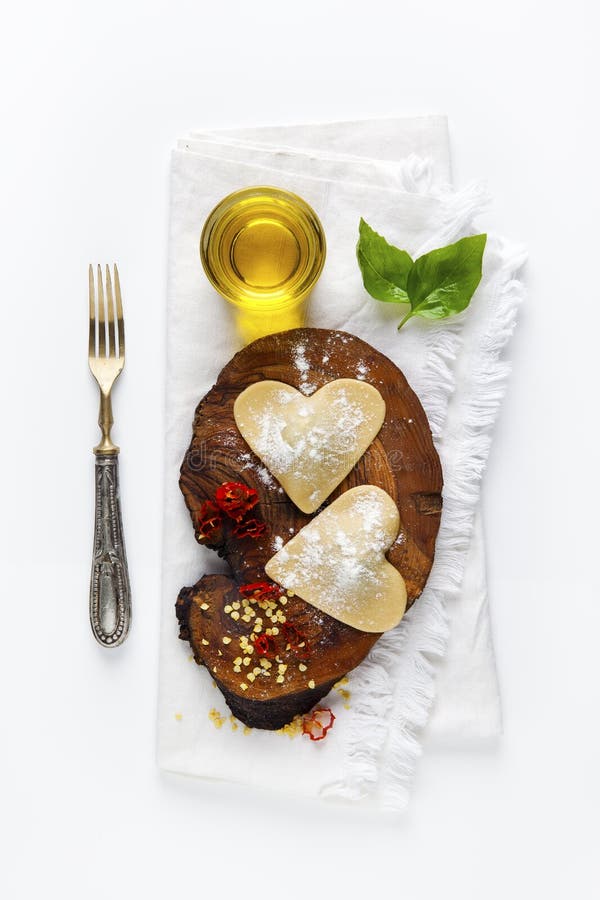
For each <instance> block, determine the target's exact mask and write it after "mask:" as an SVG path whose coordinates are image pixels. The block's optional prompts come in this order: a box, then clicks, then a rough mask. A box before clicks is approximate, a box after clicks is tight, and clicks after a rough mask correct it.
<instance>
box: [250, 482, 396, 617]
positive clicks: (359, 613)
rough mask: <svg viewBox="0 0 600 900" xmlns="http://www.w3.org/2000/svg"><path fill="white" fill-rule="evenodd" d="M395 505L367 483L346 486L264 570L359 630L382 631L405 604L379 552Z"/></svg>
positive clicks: (387, 542)
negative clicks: (347, 487) (348, 487)
mask: <svg viewBox="0 0 600 900" xmlns="http://www.w3.org/2000/svg"><path fill="white" fill-rule="evenodd" d="M399 526H400V516H399V514H398V508H397V506H396V504H395V503H394V501H393V500H392V498H391V497H390V495H389V494H387V493H386V492H385V491H383V490H382V489H381V488H378V487H374V486H373V485H360V486H359V487H355V488H351V489H350V490H349V491H346V493H344V494H342V495H341V497H338V498H337V500H334V502H333V503H332V504H331V505H330V506H328V507H327V508H326V509H324V510H323V512H321V513H319V515H318V516H315V518H314V519H312V521H311V522H309V523H308V525H305V526H304V528H301V529H300V531H299V532H298V534H296V535H295V536H294V537H293V538H291V539H290V540H289V541H288V542H287V544H286V545H285V546H284V547H283V548H282V549H281V550H280V551H279V552H278V553H276V554H275V556H273V557H271V559H270V560H269V562H268V563H267V565H266V566H265V572H266V573H267V575H268V576H269V578H271V579H272V580H273V581H276V582H277V583H278V584H280V585H281V586H282V587H284V588H285V589H286V590H289V591H293V592H294V594H297V596H298V597H301V598H302V599H303V600H305V601H306V602H307V603H310V604H311V605H312V606H314V607H316V608H317V609H320V610H321V611H322V612H325V613H327V615H329V616H332V617H333V618H334V619H338V621H340V622H344V623H345V624H346V625H351V626H352V627H353V628H357V629H359V630H360V631H369V632H380V631H387V630H388V629H390V628H393V627H394V626H395V625H397V624H398V622H399V621H400V619H401V618H402V616H403V615H404V610H405V609H406V585H405V583H404V579H403V578H402V575H401V574H400V573H399V572H398V570H397V569H396V568H395V567H394V566H393V565H392V564H391V563H389V562H388V561H387V559H386V558H385V553H386V551H387V550H389V548H390V547H391V545H392V544H393V543H394V541H395V540H396V537H397V535H398V529H399Z"/></svg>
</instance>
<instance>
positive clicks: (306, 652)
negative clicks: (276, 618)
mask: <svg viewBox="0 0 600 900" xmlns="http://www.w3.org/2000/svg"><path fill="white" fill-rule="evenodd" d="M281 631H282V634H283V638H284V640H285V642H286V644H289V647H290V650H293V651H294V653H297V654H298V655H300V656H303V657H307V656H310V654H311V648H310V643H309V641H308V639H307V637H306V635H305V634H304V632H303V631H300V629H299V628H296V626H295V625H292V624H291V622H284V624H283V626H282V629H281Z"/></svg>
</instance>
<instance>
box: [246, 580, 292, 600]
mask: <svg viewBox="0 0 600 900" xmlns="http://www.w3.org/2000/svg"><path fill="white" fill-rule="evenodd" d="M282 593H283V590H282V588H280V587H279V585H278V584H270V583H269V582H268V581H253V582H252V583H251V584H243V585H242V586H241V588H240V594H241V595H242V597H247V598H252V599H253V600H259V601H263V600H277V598H278V597H281V594H282Z"/></svg>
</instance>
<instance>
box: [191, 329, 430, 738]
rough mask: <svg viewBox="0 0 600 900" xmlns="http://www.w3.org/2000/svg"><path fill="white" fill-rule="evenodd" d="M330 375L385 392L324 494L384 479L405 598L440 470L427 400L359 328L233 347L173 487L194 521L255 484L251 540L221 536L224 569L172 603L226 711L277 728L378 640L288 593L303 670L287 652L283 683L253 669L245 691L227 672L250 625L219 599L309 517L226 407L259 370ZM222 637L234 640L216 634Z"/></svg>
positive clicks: (310, 383) (415, 586)
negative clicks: (371, 434)
mask: <svg viewBox="0 0 600 900" xmlns="http://www.w3.org/2000/svg"><path fill="white" fill-rule="evenodd" d="M337 378H361V379H364V380H365V381H366V382H368V383H370V384H372V385H373V386H374V387H376V388H377V389H378V390H379V391H380V393H381V395H382V396H383V399H384V400H385V403H386V417H385V421H384V424H383V426H382V428H381V431H380V432H379V434H378V435H377V437H376V438H375V440H374V441H373V443H372V444H371V445H370V447H369V448H368V450H367V451H366V453H365V454H364V456H363V457H362V458H361V459H360V460H359V462H358V463H357V464H356V466H355V467H354V468H353V470H352V471H351V472H350V474H349V475H348V476H347V477H346V478H345V479H344V481H343V482H342V483H341V484H340V485H339V487H338V488H337V489H336V490H335V491H334V492H333V493H332V494H331V496H330V497H329V499H328V501H327V503H329V502H331V501H332V500H334V499H335V498H336V497H338V496H339V495H340V494H341V493H343V492H344V491H347V490H348V489H349V488H351V487H355V486H356V485H359V484H372V485H376V486H378V487H381V488H383V489H384V490H385V491H387V493H388V494H389V495H390V496H391V497H392V498H393V499H394V500H395V502H396V504H397V506H398V510H399V512H400V520H401V532H400V536H399V538H398V540H397V541H396V542H395V543H394V545H393V546H392V548H391V549H390V551H389V553H388V554H387V557H388V559H389V561H390V562H391V563H392V564H393V565H394V566H396V567H397V569H398V570H399V572H400V573H401V574H402V576H403V578H404V580H405V581H406V586H407V592H408V606H411V605H412V604H413V603H414V601H415V600H416V599H417V598H418V597H419V596H420V594H421V593H422V591H423V588H424V586H425V583H426V581H427V577H428V575H429V572H430V569H431V565H432V563H433V557H434V549H435V539H436V535H437V532H438V528H439V524H440V516H441V509H442V499H441V491H442V471H441V466H440V461H439V457H438V454H437V452H436V450H435V447H434V445H433V441H432V437H431V431H430V428H429V424H428V421H427V417H426V415H425V412H424V410H423V407H422V406H421V404H420V402H419V399H418V398H417V396H416V395H415V393H414V392H413V391H412V390H411V388H410V386H409V385H408V382H407V381H406V379H405V377H404V375H403V374H402V372H401V371H400V370H399V369H398V368H397V366H395V365H394V363H392V362H391V361H390V360H389V359H388V358H387V357H386V356H384V355H383V354H381V353H379V352H378V351H377V350H375V349H374V348H373V347H371V346H370V345H369V344H366V343H365V342H364V341H361V340H360V339H359V338H357V337H355V336H354V335H351V334H347V333H345V332H340V331H330V330H326V329H318V328H299V329H294V330H292V331H286V332H281V333H279V334H275V335H268V336H267V337H264V338H260V339H259V340H257V341H255V342H254V343H252V344H250V345H249V346H247V347H245V348H244V349H243V350H241V351H240V352H239V353H237V354H236V355H235V356H234V357H233V359H232V360H231V361H230V362H229V363H228V364H227V365H226V366H225V368H224V369H223V370H222V372H221V374H220V375H219V378H218V380H217V383H216V384H215V385H214V387H213V388H212V389H211V390H210V391H209V392H208V394H207V395H206V396H205V397H204V398H203V399H202V400H201V401H200V403H199V405H198V407H197V409H196V413H195V416H194V424H193V435H192V440H191V443H190V446H189V448H188V450H187V452H186V454H185V458H184V460H183V464H182V467H181V478H180V486H181V490H182V492H183V496H184V498H185V502H186V504H187V507H188V509H189V511H190V514H191V517H192V521H194V520H195V516H196V514H197V513H198V511H199V510H200V507H201V506H202V503H203V502H204V501H205V500H207V499H209V498H211V497H212V496H213V495H214V492H215V490H216V488H217V487H218V486H219V485H221V484H222V483H223V482H226V481H242V482H244V483H245V484H247V485H248V486H249V487H252V488H254V489H255V490H256V491H257V492H258V495H259V504H258V505H257V507H256V509H255V512H256V514H257V516H258V517H260V518H261V519H262V520H264V521H265V522H266V523H267V525H268V528H267V531H266V532H265V534H264V535H262V536H261V537H260V538H258V539H257V540H253V539H251V538H244V539H241V540H240V539H232V538H231V537H230V536H229V537H225V539H224V540H223V541H222V543H221V544H219V545H217V546H215V547H214V549H215V550H216V551H217V552H218V554H219V556H221V557H223V558H224V559H225V560H226V561H227V563H228V564H229V567H230V570H231V576H229V575H204V576H203V577H202V578H201V579H200V580H199V581H198V582H197V583H196V584H195V585H194V586H193V587H187V588H183V589H182V590H181V592H180V594H179V598H178V600H177V604H176V610H177V616H178V619H179V622H180V637H181V638H182V639H184V640H188V641H189V642H190V645H191V647H192V650H193V652H194V657H195V659H196V662H197V663H198V664H199V665H205V666H206V667H207V668H208V669H209V671H210V672H211V673H212V675H213V678H214V680H215V682H216V683H217V686H218V687H219V688H220V690H221V691H222V693H223V694H224V696H225V699H226V701H227V703H228V705H229V707H230V708H231V710H232V712H233V713H234V714H235V715H236V716H237V717H238V718H239V719H240V720H241V721H242V722H244V723H246V724H248V725H250V726H252V727H259V728H271V729H273V728H280V727H281V726H282V725H284V724H286V723H287V722H289V721H290V720H291V719H292V718H293V717H294V715H296V714H298V713H304V712H307V711H308V710H309V709H311V708H312V706H314V705H315V703H316V702H317V701H318V700H319V699H320V698H321V697H323V696H324V695H325V694H326V693H328V692H329V690H330V689H331V687H332V686H333V685H334V684H335V682H336V681H338V680H339V679H340V678H341V677H342V676H343V675H344V674H346V673H347V672H349V671H350V670H351V669H353V668H354V667H355V666H357V665H358V664H359V663H360V662H361V660H362V659H364V657H365V656H366V655H367V653H368V652H369V650H370V648H371V647H372V646H373V644H374V643H375V641H376V640H377V639H378V637H379V635H377V634H367V633H365V632H361V631H357V630H356V629H354V628H351V627H350V626H348V625H344V624H342V623H341V622H338V621H337V620H336V619H332V618H330V617H329V616H327V615H325V614H324V613H321V612H318V611H317V610H315V609H314V608H313V607H311V606H310V605H309V604H307V603H305V602H304V601H303V600H301V599H300V598H299V597H293V598H289V600H288V602H287V605H286V607H285V614H286V617H287V621H288V622H290V623H292V624H294V625H296V626H297V627H298V628H299V629H300V630H302V631H303V633H304V634H306V636H307V638H308V640H309V641H310V646H311V654H310V659H309V660H305V664H306V671H300V669H299V668H298V665H297V662H298V661H297V659H296V658H294V657H293V654H291V655H290V656H289V659H288V658H287V657H286V658H283V657H282V658H283V662H284V663H286V664H288V665H287V670H286V673H285V678H284V682H283V683H276V680H275V678H263V677H259V678H257V679H256V680H255V681H254V682H253V683H252V684H247V686H246V688H245V689H244V690H242V689H241V688H240V684H241V683H242V682H243V674H244V673H242V675H240V674H239V673H235V672H234V671H233V668H234V660H235V659H236V657H238V656H239V654H240V647H239V639H240V637H241V636H242V635H244V634H248V625H244V623H241V622H239V621H238V622H234V621H233V620H232V619H231V617H230V616H229V615H228V614H226V613H225V612H224V607H225V606H226V605H227V604H231V603H232V602H233V600H235V599H238V600H239V593H238V588H239V586H240V585H242V584H247V583H249V582H254V581H264V580H265V573H264V567H265V564H266V563H267V562H268V560H269V559H270V558H271V557H272V556H273V555H274V553H275V552H276V549H277V547H278V546H279V544H280V543H281V541H283V543H285V542H286V541H287V540H289V539H290V538H291V537H292V536H293V535H294V534H296V533H297V532H298V531H299V530H300V529H301V528H302V527H303V526H304V525H306V524H307V522H308V521H310V519H311V518H312V517H313V516H310V515H306V514H304V513H302V512H300V510H299V509H298V508H297V507H295V506H294V504H293V503H292V502H291V501H290V500H289V499H288V498H287V496H286V495H285V493H283V491H282V489H281V488H280V487H279V485H278V484H277V482H276V481H275V480H274V479H273V478H272V476H271V475H270V473H268V472H267V471H266V470H265V468H264V466H263V465H262V464H261V462H260V460H259V459H258V458H257V457H256V456H255V455H254V454H253V453H252V451H251V450H250V448H249V447H248V445H247V444H246V442H245V441H244V439H243V438H242V436H241V434H240V433H239V431H238V429H237V427H236V424H235V421H234V417H233V404H234V402H235V399H236V397H237V396H238V394H240V393H241V391H243V390H244V389H245V388H246V387H248V386H249V385H251V384H254V383H255V382H257V381H260V380H262V379H273V380H275V381H282V382H285V383H286V384H290V385H292V386H293V387H295V388H297V389H298V390H302V391H303V392H304V393H312V392H314V390H317V389H318V388H320V387H322V386H323V385H324V384H326V383H327V382H329V381H333V380H334V379H337ZM325 505H326V504H325ZM317 514H318V511H317V513H315V514H314V515H317ZM192 527H193V526H192ZM202 606H204V607H205V608H204V609H202ZM224 637H225V638H227V637H230V638H231V641H230V642H229V643H223V638H224ZM203 642H204V643H203ZM283 656H285V653H284V654H283ZM254 664H255V663H254V662H253V663H252V665H254ZM309 682H310V684H311V685H313V684H314V687H312V686H311V687H309V686H308V684H309Z"/></svg>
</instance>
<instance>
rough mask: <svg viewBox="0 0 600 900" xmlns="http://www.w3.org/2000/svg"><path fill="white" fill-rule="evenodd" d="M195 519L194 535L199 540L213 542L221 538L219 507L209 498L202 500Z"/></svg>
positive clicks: (221, 521) (221, 522)
mask: <svg viewBox="0 0 600 900" xmlns="http://www.w3.org/2000/svg"><path fill="white" fill-rule="evenodd" d="M196 519H197V528H196V535H197V538H198V540H199V541H208V542H212V543H215V542H216V541H218V540H219V539H220V538H221V535H222V528H223V517H222V515H221V511H220V509H219V507H218V506H216V504H214V503H213V502H212V501H211V500H205V501H204V503H203V504H202V506H201V507H200V511H199V512H198V513H197V516H196Z"/></svg>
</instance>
